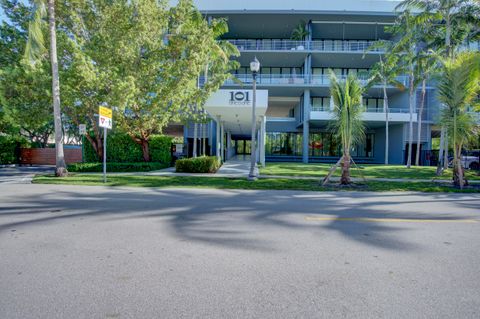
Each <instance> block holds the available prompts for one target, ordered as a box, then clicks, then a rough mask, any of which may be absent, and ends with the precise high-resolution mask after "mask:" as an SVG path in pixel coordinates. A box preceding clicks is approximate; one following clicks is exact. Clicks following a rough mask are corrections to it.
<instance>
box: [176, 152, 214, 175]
mask: <svg viewBox="0 0 480 319" xmlns="http://www.w3.org/2000/svg"><path fill="white" fill-rule="evenodd" d="M220 166H222V164H221V163H220V161H219V160H218V158H217V157H216V156H202V157H196V158H182V159H179V160H177V161H176V162H175V170H176V172H177V173H215V172H216V171H217V170H218V169H219V168H220Z"/></svg>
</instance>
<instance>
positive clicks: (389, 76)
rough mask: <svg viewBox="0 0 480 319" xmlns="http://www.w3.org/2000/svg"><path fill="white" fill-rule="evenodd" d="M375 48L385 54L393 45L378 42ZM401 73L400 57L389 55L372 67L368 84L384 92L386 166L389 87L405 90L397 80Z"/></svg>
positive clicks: (386, 156)
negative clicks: (378, 48)
mask: <svg viewBox="0 0 480 319" xmlns="http://www.w3.org/2000/svg"><path fill="white" fill-rule="evenodd" d="M375 47H381V48H383V49H385V52H391V49H392V43H391V42H389V41H378V42H377V43H376V44H375ZM399 73H400V68H399V65H398V56H397V55H396V54H391V53H388V54H387V55H386V56H385V57H382V56H380V61H379V62H377V63H376V64H375V65H374V66H373V67H372V69H371V71H370V79H369V80H368V84H367V87H371V86H373V85H375V84H380V85H381V86H382V90H383V112H384V113H385V165H388V153H389V144H390V141H389V108H388V94H387V87H388V86H389V85H394V86H396V87H398V88H399V89H401V90H404V89H405V86H404V85H403V84H402V83H400V82H399V81H398V80H397V76H398V74H399Z"/></svg>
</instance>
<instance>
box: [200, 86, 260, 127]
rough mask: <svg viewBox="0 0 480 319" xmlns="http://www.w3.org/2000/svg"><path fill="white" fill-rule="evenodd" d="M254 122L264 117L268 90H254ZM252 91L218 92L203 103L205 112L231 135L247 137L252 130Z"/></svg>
mask: <svg viewBox="0 0 480 319" xmlns="http://www.w3.org/2000/svg"><path fill="white" fill-rule="evenodd" d="M256 92H257V93H256V106H255V113H256V121H257V122H259V121H260V118H261V117H262V116H265V113H266V112H267V107H268V90H256ZM252 106H253V91H252V90H242V89H231V90H218V91H217V92H215V93H214V94H212V96H211V97H210V98H209V99H208V100H207V102H206V103H205V106H204V108H205V110H206V111H207V112H208V114H209V115H210V116H211V117H212V118H214V119H215V120H216V121H217V123H218V121H220V123H222V124H223V125H224V128H225V130H226V131H230V132H231V134H233V135H242V136H249V135H251V130H252Z"/></svg>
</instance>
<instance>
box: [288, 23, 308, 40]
mask: <svg viewBox="0 0 480 319" xmlns="http://www.w3.org/2000/svg"><path fill="white" fill-rule="evenodd" d="M309 35H310V32H309V31H308V28H307V23H306V22H305V21H300V23H299V24H298V25H297V26H296V27H295V29H293V31H292V37H291V38H292V40H295V41H303V40H305V38H306V37H308V36H309Z"/></svg>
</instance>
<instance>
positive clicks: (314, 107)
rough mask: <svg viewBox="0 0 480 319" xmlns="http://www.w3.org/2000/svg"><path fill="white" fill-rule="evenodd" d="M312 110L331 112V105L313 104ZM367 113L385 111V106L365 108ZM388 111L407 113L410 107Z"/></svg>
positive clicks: (389, 110)
mask: <svg viewBox="0 0 480 319" xmlns="http://www.w3.org/2000/svg"><path fill="white" fill-rule="evenodd" d="M311 111H312V112H330V105H326V106H312V107H311ZM365 112H366V113H383V108H370V107H369V108H365ZM388 113H396V114H398V113H401V114H406V113H409V110H408V109H402V108H391V107H389V108H388Z"/></svg>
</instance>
